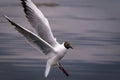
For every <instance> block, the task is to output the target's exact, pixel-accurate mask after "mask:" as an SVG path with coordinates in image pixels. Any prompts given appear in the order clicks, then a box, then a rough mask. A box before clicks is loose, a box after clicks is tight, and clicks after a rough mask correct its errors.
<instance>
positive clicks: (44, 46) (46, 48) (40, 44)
mask: <svg viewBox="0 0 120 80" xmlns="http://www.w3.org/2000/svg"><path fill="white" fill-rule="evenodd" d="M4 17H5V18H6V19H7V20H8V21H9V22H10V23H11V24H12V25H13V26H15V29H16V30H17V31H18V32H19V33H21V34H22V35H23V36H24V37H25V38H26V39H27V40H28V41H29V42H30V43H31V44H32V45H34V46H35V47H37V48H39V49H40V50H42V52H43V53H45V54H46V55H47V54H48V53H50V52H52V51H54V49H53V47H52V46H51V45H50V44H49V43H47V42H46V41H44V40H43V39H42V38H40V37H39V36H37V35H36V34H34V33H33V32H31V31H29V30H27V29H25V28H23V27H21V26H20V25H18V24H16V23H15V22H13V21H12V20H11V19H10V18H8V17H7V16H4Z"/></svg>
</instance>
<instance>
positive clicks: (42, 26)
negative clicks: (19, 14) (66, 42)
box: [21, 0, 59, 47]
mask: <svg viewBox="0 0 120 80" xmlns="http://www.w3.org/2000/svg"><path fill="white" fill-rule="evenodd" d="M21 2H22V6H23V8H24V12H25V14H26V17H27V19H28V21H29V22H30V24H31V25H32V26H33V28H34V29H35V30H36V32H37V34H38V36H40V37H41V38H42V39H44V40H45V41H46V42H48V43H49V44H51V45H52V46H53V47H54V46H56V45H58V44H59V43H58V42H57V41H56V39H55V38H54V36H53V33H52V31H51V28H50V25H49V22H48V20H47V18H46V17H45V16H44V15H43V13H42V12H41V11H40V10H39V9H38V8H37V7H36V5H35V4H34V3H33V2H32V1H31V0H21Z"/></svg>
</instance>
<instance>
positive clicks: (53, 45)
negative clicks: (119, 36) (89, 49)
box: [4, 0, 73, 78]
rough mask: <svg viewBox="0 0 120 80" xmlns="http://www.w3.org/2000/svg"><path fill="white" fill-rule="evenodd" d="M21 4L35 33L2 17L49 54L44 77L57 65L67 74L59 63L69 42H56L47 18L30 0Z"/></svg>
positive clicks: (22, 0) (68, 47)
mask: <svg viewBox="0 0 120 80" xmlns="http://www.w3.org/2000/svg"><path fill="white" fill-rule="evenodd" d="M21 4H22V6H23V8H24V12H25V15H26V18H27V19H28V21H29V22H30V24H31V25H32V27H33V28H34V29H35V31H36V33H33V32H32V31H30V30H28V29H26V28H24V27H22V26H20V25H19V24H16V23H15V22H14V21H13V20H11V19H10V18H9V17H8V16H6V15H4V17H5V18H6V19H7V20H8V21H9V22H10V23H11V24H12V25H13V26H15V29H16V30H17V31H18V32H19V33H21V34H22V35H23V36H24V37H25V38H26V40H27V41H28V42H29V43H30V44H31V45H33V46H34V47H35V48H37V49H39V50H41V51H42V52H43V53H44V54H45V55H48V56H49V57H48V60H47V64H46V69H45V77H46V78H47V76H48V74H49V72H50V69H51V67H52V66H58V68H59V69H60V70H61V71H62V72H63V73H64V74H65V75H66V76H69V74H68V73H67V71H66V70H65V69H64V68H63V66H62V64H61V63H60V60H61V59H62V58H63V57H64V56H65V54H66V53H67V51H68V49H70V48H71V49H73V48H72V46H71V44H70V42H68V41H65V42H63V43H62V44H60V43H58V42H57V40H56V38H55V37H54V36H53V33H52V31H51V28H50V25H49V22H48V20H47V18H46V17H45V16H44V15H43V13H42V12H41V11H40V10H39V9H38V8H37V6H36V5H35V4H34V3H33V2H32V1H31V0H21Z"/></svg>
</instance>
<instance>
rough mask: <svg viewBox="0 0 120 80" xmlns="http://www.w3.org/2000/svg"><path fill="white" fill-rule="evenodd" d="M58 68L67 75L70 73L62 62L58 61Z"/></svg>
mask: <svg viewBox="0 0 120 80" xmlns="http://www.w3.org/2000/svg"><path fill="white" fill-rule="evenodd" d="M57 65H58V68H59V69H60V70H61V71H62V72H63V73H64V74H65V75H66V76H69V74H68V73H67V71H66V70H65V69H64V68H63V66H62V64H61V63H60V62H58V63H57Z"/></svg>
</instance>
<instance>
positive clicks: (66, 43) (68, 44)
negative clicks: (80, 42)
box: [64, 41, 73, 49]
mask: <svg viewBox="0 0 120 80" xmlns="http://www.w3.org/2000/svg"><path fill="white" fill-rule="evenodd" d="M64 46H65V48H66V49H69V48H71V49H73V47H72V46H71V44H70V42H68V41H66V42H64Z"/></svg>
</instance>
